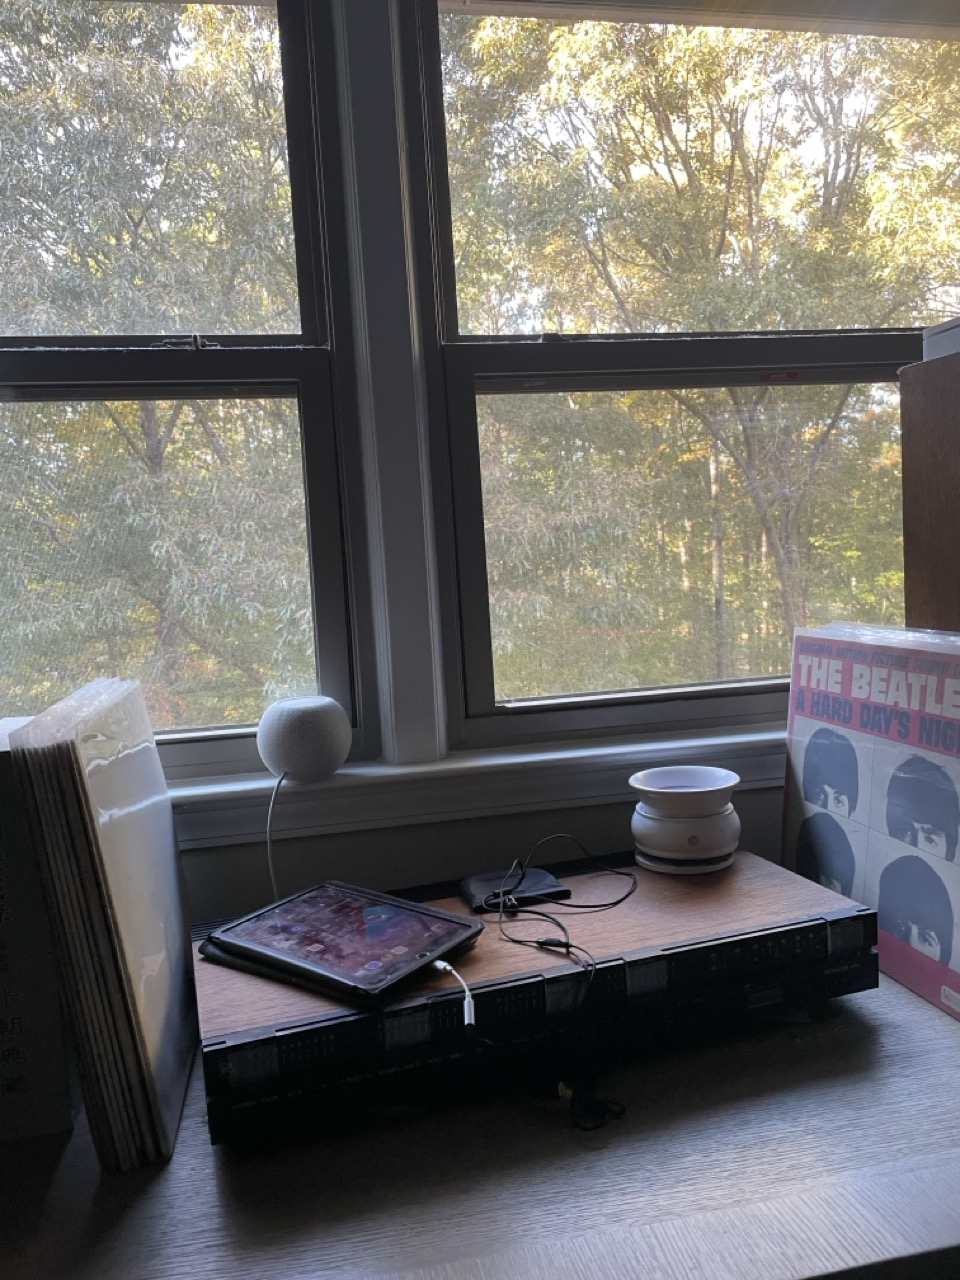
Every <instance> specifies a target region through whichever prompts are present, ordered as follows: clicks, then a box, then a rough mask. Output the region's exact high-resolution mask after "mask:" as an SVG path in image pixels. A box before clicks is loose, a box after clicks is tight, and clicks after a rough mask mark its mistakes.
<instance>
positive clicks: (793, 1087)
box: [0, 979, 960, 1280]
mask: <svg viewBox="0 0 960 1280" xmlns="http://www.w3.org/2000/svg"><path fill="white" fill-rule="evenodd" d="M958 1061H960V1023H958V1022H956V1021H954V1020H953V1019H951V1018H948V1017H946V1016H945V1015H943V1014H941V1013H939V1012H937V1011H936V1010H934V1009H932V1008H931V1007H930V1006H929V1005H927V1004H925V1003H924V1002H923V1001H921V1000H920V999H918V998H917V997H916V996H914V995H913V994H912V993H910V992H907V991H905V990H904V989H903V988H901V987H898V986H897V985H896V984H895V983H892V982H890V981H888V980H886V979H884V980H882V983H881V988H880V989H879V990H878V991H870V992H864V993H862V994H860V995H856V996H850V997H845V998H843V999H842V1000H839V1001H835V1002H833V1003H832V1004H831V1005H830V1006H829V1009H828V1011H827V1014H826V1016H825V1017H824V1018H823V1019H822V1020H819V1021H812V1020H807V1019H803V1018H800V1017H798V1018H796V1019H795V1020H793V1021H788V1020H786V1019H784V1018H782V1017H781V1019H780V1020H779V1021H778V1023H776V1024H770V1025H765V1026H763V1027H760V1028H756V1029H754V1030H752V1031H750V1032H746V1031H743V1030H741V1031H738V1032H736V1033H732V1032H731V1033H727V1034H725V1035H723V1036H722V1037H719V1038H712V1039H709V1040H704V1039H700V1040H697V1039H696V1038H691V1039H689V1040H688V1041H686V1042H685V1043H683V1044H681V1045H679V1046H674V1047H671V1048H667V1047H666V1046H660V1047H657V1046H651V1047H649V1048H648V1050H647V1051H646V1052H645V1053H644V1054H642V1055H641V1056H639V1057H638V1058H637V1059H636V1060H635V1061H634V1062H629V1063H628V1062H618V1063H615V1064H613V1065H612V1066H611V1068H610V1070H609V1071H608V1072H607V1073H606V1074H604V1075H603V1077H602V1078H601V1080H600V1081H599V1091H600V1092H601V1093H603V1094H604V1095H605V1096H607V1097H611V1098H615V1099H617V1100H619V1101H620V1102H622V1103H624V1105H625V1107H626V1110H625V1112H624V1114H623V1116H622V1117H621V1118H619V1119H616V1120H611V1121H610V1122H609V1123H608V1124H607V1125H605V1126H604V1127H603V1128H601V1129H599V1130H597V1131H595V1132H586V1133H585V1132H580V1131H579V1130H577V1129H575V1128H573V1127H572V1126H571V1124H570V1121H569V1115H568V1113H567V1112H566V1111H565V1109H564V1107H563V1105H562V1103H561V1102H560V1101H559V1100H558V1099H549V1098H547V1097H543V1096H539V1095H537V1094H534V1093H531V1092H529V1091H524V1090H522V1089H513V1090H502V1091H500V1092H499V1093H497V1094H495V1095H491V1096H488V1097H482V1098H465V1099H459V1100H454V1101H452V1102H447V1103H446V1104H444V1105H436V1106H424V1107H422V1108H421V1109H420V1110H418V1111H416V1112H409V1113H406V1114H403V1115H392V1116H386V1117H379V1118H377V1119H373V1118H371V1120H370V1122H369V1123H366V1124H363V1125H361V1126H359V1127H357V1128H353V1129H348V1128H343V1129H338V1130H336V1131H331V1132H330V1133H328V1134H327V1135H326V1136H324V1137H323V1138H320V1139H316V1140H309V1141H308V1140H307V1139H306V1138H303V1139H301V1140H299V1141H293V1142H288V1143H286V1144H284V1145H280V1144H274V1145H272V1146H270V1145H265V1146H261V1147H259V1148H257V1149H252V1148H231V1147H227V1146H220V1147H211V1146H210V1143H209V1139H208V1134H207V1131H206V1127H205V1124H204V1116H203V1107H204V1099H203V1090H202V1081H201V1079H200V1073H199V1071H198V1072H196V1073H195V1078H194V1080H193V1082H192V1086H191V1091H190V1095H189V1099H188V1104H187V1110H186V1112H185V1115H184V1120H183V1125H182V1127H181V1132H180V1138H179V1141H178V1144H177V1149H176V1151H175V1153H174V1157H173V1160H172V1161H171V1162H170V1164H169V1165H168V1166H166V1167H164V1168H162V1169H159V1170H156V1171H152V1172H151V1173H150V1174H138V1175H136V1176H135V1177H133V1178H101V1177H99V1174H98V1170H97V1167H96V1162H95V1158H94V1156H93V1152H92V1148H91V1146H90V1143H89V1138H88V1136H85V1134H84V1132H83V1129H82V1127H78V1131H77V1133H76V1134H75V1136H74V1138H73V1139H72V1140H71V1142H70V1143H69V1144H68V1147H67V1149H66V1150H65V1151H64V1152H63V1155H62V1158H61V1159H60V1161H59V1165H58V1167H57V1168H56V1171H55V1172H54V1173H53V1176H52V1177H51V1176H50V1164H49V1162H47V1163H46V1165H42V1162H38V1165H37V1170H36V1171H35V1173H33V1174H31V1176H30V1177H29V1178H27V1177H26V1176H24V1177H23V1182H22V1186H21V1187H20V1189H19V1191H18V1193H17V1195H16V1196H15V1198H14V1201H13V1202H12V1204H11V1202H9V1201H8V1202H7V1203H6V1204H4V1205H0V1219H2V1220H3V1221H4V1223H5V1225H4V1237H3V1238H4V1240H5V1241H8V1242H9V1241H10V1240H11V1239H13V1240H14V1241H16V1242H17V1243H16V1244H15V1245H14V1246H13V1247H11V1245H10V1244H9V1243H8V1244H7V1252H6V1256H5V1257H4V1264H5V1265H4V1280H47V1278H48V1277H54V1276H69V1277H70V1278H71V1280H88V1278H92V1277H96V1280H131V1278H135V1280H174V1278H176V1280H180V1278H181V1277H182V1278H183V1280H186V1278H187V1277H189V1278H190V1280H196V1278H197V1277H200V1276H202V1277H204V1280H226V1278H227V1277H229V1278H230V1280H273V1278H276V1280H281V1278H282V1280H300V1278H301V1277H302V1278H304V1280H305V1278H306V1277H308V1276H309V1277H311V1278H317V1277H323V1278H327V1277H350V1278H351V1280H355V1278H358V1277H363V1276H380V1277H395V1278H399V1277H403V1280H515V1278H517V1277H523V1280H546V1278H547V1277H550V1280H606V1278H607V1277H610V1278H611V1280H612V1278H613V1277H616V1280H632V1278H633V1277H638V1278H639V1277H648V1278H650V1280H680V1278H681V1277H682V1278H683V1280H690V1277H698V1280H699V1278H700V1277H702V1278H703V1280H797V1278H799V1277H811V1276H818V1275H823V1274H842V1273H844V1271H845V1270H846V1269H850V1268H856V1267H860V1268H861V1270H860V1271H856V1270H854V1271H852V1272H851V1275H852V1277H856V1278H857V1280H860V1277H864V1278H865V1277H867V1276H871V1277H881V1276H882V1277H886V1278H887V1280H891V1278H892V1277H910V1280H923V1277H925V1276H928V1275H930V1276H937V1277H940V1276H951V1275H954V1274H960V1270H958V1269H957V1268H956V1266H955V1264H954V1261H953V1259H954V1257H955V1256H956V1248H957V1246H958V1244H960V1203H958V1197H957V1196H956V1194H955V1191H954V1189H955V1188H956V1187H957V1186H960V1109H958V1108H957V1107H956V1106H955V1099H956V1096H957V1062H958ZM41 1166H42V1167H41ZM28 1188H29V1190H28ZM11 1211H15V1213H16V1214H17V1215H19V1216H20V1219H21V1220H20V1223H19V1226H17V1229H16V1232H15V1233H14V1235H13V1236H12V1237H11V1235H10V1233H9V1230H8V1227H7V1226H6V1222H7V1220H8V1218H9V1215H10V1213H11ZM937 1250H940V1251H943V1250H949V1251H950V1252H949V1253H943V1252H941V1253H940V1254H939V1255H938V1254H937V1253H936V1251H937ZM919 1253H926V1254H927V1255H928V1256H927V1257H926V1258H925V1259H924V1260H923V1261H922V1262H921V1261H918V1260H917V1259H916V1258H914V1257H912V1256H911V1255H915V1254H919ZM894 1260H897V1261H894ZM8 1261H9V1263H10V1265H9V1266H8V1265H6V1264H7V1263H8ZM863 1267H867V1268H868V1269H867V1270H863V1269H862V1268H863ZM930 1267H933V1268H934V1269H933V1270H930ZM936 1267H941V1268H944V1267H945V1268H947V1269H946V1270H943V1269H941V1270H936ZM888 1268H889V1269H888ZM951 1268H953V1269H951Z"/></svg>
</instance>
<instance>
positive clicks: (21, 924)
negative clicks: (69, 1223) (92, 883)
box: [0, 716, 74, 1140]
mask: <svg viewBox="0 0 960 1280" xmlns="http://www.w3.org/2000/svg"><path fill="white" fill-rule="evenodd" d="M28 720H29V717H26V716H19V717H9V718H7V719H2V720H0V1139H4V1140H5V1139H12V1138H34V1137H40V1136H41V1135H44V1134H55V1133H62V1132H65V1131H67V1130H69V1129H70V1128H71V1127H72V1125H73V1112H74V1097H73V1091H72V1089H71V1077H70V1058H69V1050H68V1044H67V1036H66V1029H65V1026H64V1021H63V1011H62V1009H61V1004H60V992H59V983H58V981H57V974H56V969H55V965H54V959H53V943H52V939H51V936H50V926H49V922H48V919H47V912H46V905H45V903H44V900H43V893H42V890H41V885H40V872H39V869H38V867H37V865H36V858H35V855H34V849H33V843H32V841H31V839H30V832H29V828H28V825H27V818H26V814H25V812H24V805H23V800H22V797H21V795H20V792H19V790H18V788H17V785H16V779H15V777H14V772H13V760H12V758H11V755H10V733H11V731H13V730H14V729H19V728H22V727H23V725H25V724H26V723H27V722H28Z"/></svg>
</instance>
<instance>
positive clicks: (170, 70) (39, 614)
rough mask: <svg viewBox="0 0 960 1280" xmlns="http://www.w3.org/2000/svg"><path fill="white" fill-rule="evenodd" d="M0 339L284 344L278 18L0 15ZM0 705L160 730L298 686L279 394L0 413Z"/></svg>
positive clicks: (292, 428) (147, 11)
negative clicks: (133, 721) (104, 678)
mask: <svg viewBox="0 0 960 1280" xmlns="http://www.w3.org/2000/svg"><path fill="white" fill-rule="evenodd" d="M0 280H2V282H3V288H0V332H3V333H5V334H12V335H17V336H21V335H63V334H79V335H97V334H130V335H136V334H192V333H207V334H233V333H251V334H273V333H291V332H298V331H299V327H300V324H299V314H298V308H297V287H296V270H295V261H294V250H293V231H292V222H291V215H290V189H289V179H288V174H287V157H286V134H285V127H284V117H283V102H282V92H281V79H280V66H279V49H278V40H277V29H276V15H275V13H272V12H271V11H270V10H268V9H265V8H257V7H251V6H230V5H225V6H219V5H205V4H198V5H191V4H133V3H125V4H122V5H114V4H99V3H96V4H91V3H88V2H87V0H28V2H26V3H22V2H21V0H17V3H16V4H14V3H0ZM0 499H2V502H3V509H4V511H5V513H6V514H5V518H4V521H3V524H2V526H0V528H2V534H0V539H2V545H0V601H2V602H3V606H4V614H5V625H4V630H3V639H2V641H0V658H2V661H0V698H2V701H3V704H4V707H5V710H8V711H12V712H35V711H38V710H40V709H41V708H42V707H43V706H44V705H46V704H48V703H49V702H51V701H53V700H54V699H56V698H57V697H60V696H62V695H63V694H64V693H66V692H68V691H69V689H71V688H72V687H74V686H76V685H77V684H79V683H82V682H83V681H84V680H86V679H89V678H91V677H92V676H94V675H98V674H103V673H109V674H114V673H116V674H120V675H134V676H139V677H140V679H141V680H142V681H143V684H144V687H145V692H146V694H147V697H148V701H149V705H150V708H151V712H152V715H153V718H154V723H155V725H156V726H157V727H158V728H165V727H168V726H174V725H198V724H216V723H236V722H241V723H242V722H250V721H255V720H256V719H257V718H258V717H259V714H260V712H261V710H262V707H263V704H264V701H265V700H267V699H268V698H269V696H270V695H271V693H273V692H275V691H277V690H278V689H282V688H283V687H285V686H287V687H293V688H302V687H311V686H313V687H315V680H316V673H315V665H314V655H313V630H312V616H311V602H310V586H309V574H308V562H307V547H306V519H305V511H304V488H303V474H302V466H301V458H300V432H299V420H298V414H297V405H296V401H295V400H294V399H292V398H290V397H289V396H279V397H277V398H266V397H264V396H263V395H262V394H261V395H258V396H254V397H252V398H250V397H245V396H243V395H242V394H223V395H221V396H219V397H216V396H214V397H213V398H205V399H183V398H167V399H164V398H162V397H158V396H157V395H155V394H154V395H150V396H148V397H146V398H126V399H125V398H123V397H122V396H115V397H114V398H111V399H109V400H99V401H88V402H82V401H80V400H77V399H75V398H70V397H69V396H67V397H65V398H64V399H63V400H62V401H60V402H55V401H51V400H41V401H39V402H34V403H25V404H16V403H6V404H0Z"/></svg>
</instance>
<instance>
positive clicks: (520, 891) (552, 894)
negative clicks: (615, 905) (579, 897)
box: [460, 867, 570, 912]
mask: <svg viewBox="0 0 960 1280" xmlns="http://www.w3.org/2000/svg"><path fill="white" fill-rule="evenodd" d="M460 892H461V893H462V894H463V896H464V898H465V899H466V900H467V902H469V904H470V906H471V907H472V908H473V909H474V911H491V912H492V911H500V909H501V907H502V909H503V910H504V911H510V910H514V909H516V908H517V907H525V906H530V905H531V904H534V903H537V902H560V901H562V900H563V899H564V898H569V897H570V890H569V889H568V888H567V886H566V885H564V884H561V883H560V881H559V880H558V879H557V877H556V876H555V875H551V873H550V872H549V871H544V870H543V868H542V867H527V869H526V870H525V871H524V872H523V873H522V874H521V872H520V870H519V868H511V869H510V870H509V871H481V872H478V874H477V875H475V876H467V878H466V880H461V881H460ZM501 897H502V901H501Z"/></svg>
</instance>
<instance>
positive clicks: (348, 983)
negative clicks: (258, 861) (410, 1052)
mask: <svg viewBox="0 0 960 1280" xmlns="http://www.w3.org/2000/svg"><path fill="white" fill-rule="evenodd" d="M482 931H483V924H482V923H481V922H479V921H477V920H475V919H473V918H471V917H469V916H461V915H458V914H456V913H455V912H452V911H442V910H440V909H438V908H437V907H431V906H426V905H425V904H423V903H419V902H407V901H405V899H403V898H393V897H390V896H389V895H388V894H383V893H374V892H373V891H372V890H370V889H361V888H358V887H357V886H356V885H350V884H343V883H342V882H341V881H339V880H327V881H324V883H323V884H318V885H314V887H313V888H312V889H307V890H305V891H304V892H302V893H296V894H293V895H292V896H291V897H289V898H284V899H283V900H282V901H280V902H273V903H271V904H270V906H268V907H264V908H262V909H261V910H260V911H254V912H252V913H251V914H250V915H248V916H243V917H242V918H241V919H240V920H235V921H234V922H233V923H232V924H228V925H223V926H221V927H220V928H219V929H214V930H213V932H212V933H211V934H210V937H209V941H210V942H211V943H212V944H213V947H214V948H219V949H221V950H223V951H226V952H228V953H230V954H232V955H236V956H238V957H241V958H242V957H246V958H248V959H249V960H251V961H253V962H255V964H256V965H257V970H258V971H259V972H263V970H264V968H267V969H270V970H273V971H275V972H276V976H277V977H278V978H280V977H282V976H284V975H289V976H291V977H299V978H301V979H302V978H309V979H310V980H311V985H314V984H315V985H316V986H317V988H318V989H325V990H327V991H329V992H330V994H331V995H339V996H342V997H343V998H344V999H347V1000H349V999H360V1000H371V999H374V1000H376V999H380V998H383V997H384V996H386V995H388V994H390V993H392V991H393V988H394V987H395V986H396V984H397V983H400V982H402V981H403V980H404V979H406V978H409V977H411V976H412V975H413V974H415V973H418V972H419V971H420V970H422V969H424V968H426V966H427V965H429V964H432V962H433V961H434V960H439V959H441V958H442V957H444V956H448V955H450V954H451V953H452V952H456V951H461V950H463V949H464V948H466V947H469V946H472V945H473V943H474V942H476V940H477V938H478V937H479V936H480V934H481V932H482Z"/></svg>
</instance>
